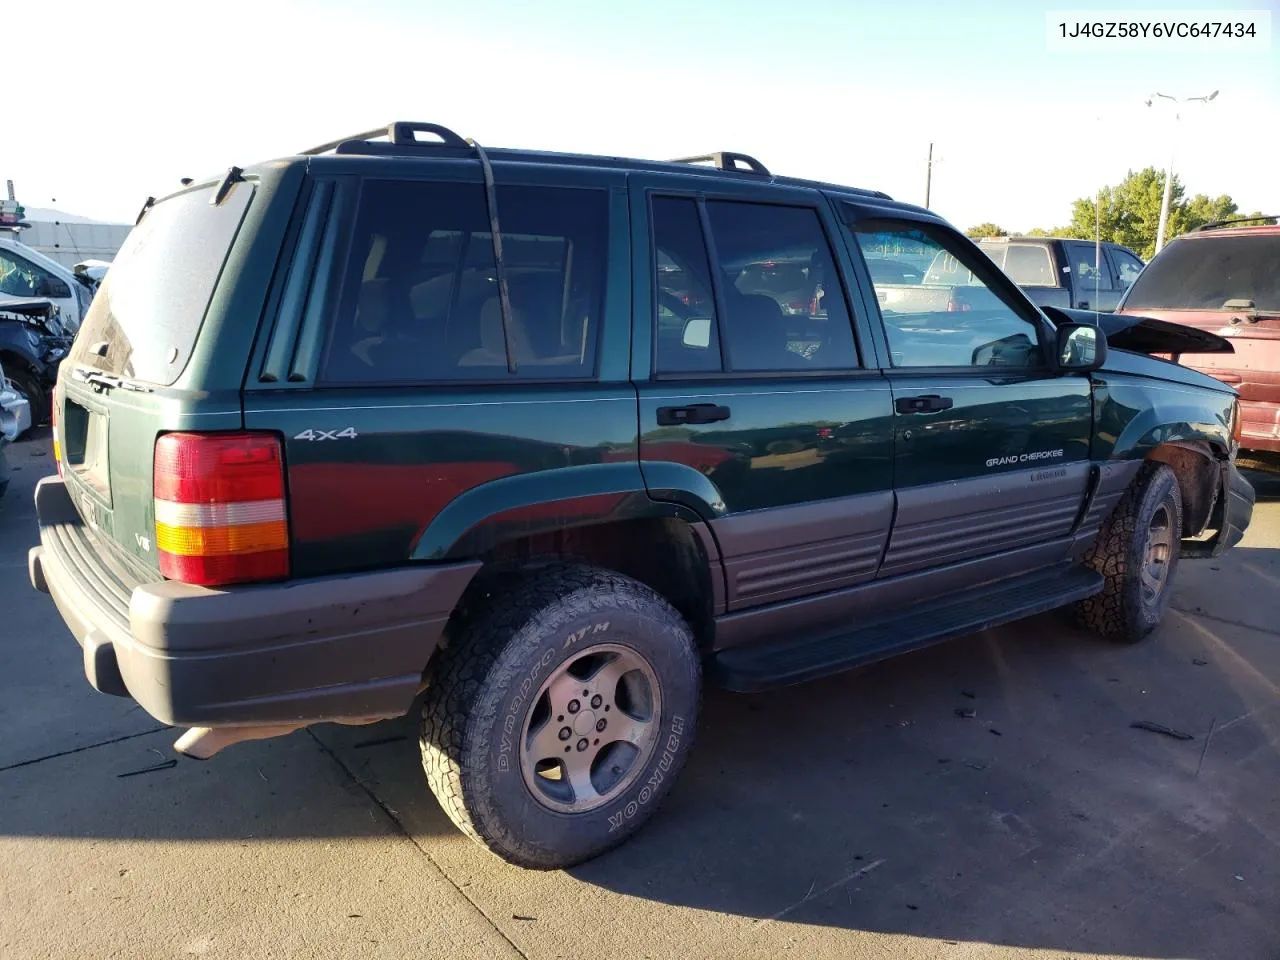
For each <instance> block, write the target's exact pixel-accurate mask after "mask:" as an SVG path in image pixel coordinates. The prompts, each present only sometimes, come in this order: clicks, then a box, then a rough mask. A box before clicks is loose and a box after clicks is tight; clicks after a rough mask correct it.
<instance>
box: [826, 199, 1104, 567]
mask: <svg viewBox="0 0 1280 960" xmlns="http://www.w3.org/2000/svg"><path fill="white" fill-rule="evenodd" d="M845 209H846V210H847V211H848V212H849V215H850V217H851V220H852V223H851V226H852V228H853V237H854V242H855V243H856V245H857V246H858V247H859V248H860V249H861V251H862V253H863V255H864V257H865V258H867V259H877V260H886V259H887V260H890V261H895V262H897V261H901V262H903V263H906V264H911V263H929V262H934V261H937V260H939V259H947V258H949V259H951V260H954V261H955V262H956V263H957V265H958V266H957V269H956V270H955V271H953V274H952V275H953V277H954V278H955V280H954V282H955V284H956V286H955V287H954V288H953V289H951V290H950V291H949V292H947V291H945V290H943V291H941V292H942V293H944V294H946V295H945V296H939V295H938V293H939V291H938V290H933V291H930V295H929V296H920V297H914V298H913V297H911V296H908V295H903V296H901V297H898V298H897V299H895V300H893V301H891V303H892V306H888V305H884V304H882V305H881V308H880V312H881V316H882V321H883V328H882V333H881V336H883V338H884V339H883V340H882V341H881V349H882V353H883V355H885V356H886V357H887V358H888V366H887V369H886V374H887V376H888V378H889V381H890V382H891V384H892V387H893V399H894V409H895V429H896V439H897V444H896V449H895V487H896V490H897V496H898V503H897V519H896V522H895V524H894V529H893V536H892V539H891V541H890V543H889V548H888V551H887V552H886V554H885V559H884V564H883V567H882V569H881V576H882V577H888V576H895V575H899V574H906V573H912V572H915V571H918V570H926V569H931V568H941V567H944V566H948V565H951V564H959V563H962V562H964V561H973V560H979V561H980V560H982V559H983V558H986V557H991V556H994V555H997V554H1005V555H1006V556H1007V557H1008V556H1012V551H1018V550H1023V551H1024V552H1023V554H1021V556H1022V557H1023V558H1024V563H1023V564H1022V565H1020V568H1021V569H1023V570H1028V569H1033V568H1034V567H1036V566H1042V565H1047V564H1050V563H1054V562H1058V561H1060V560H1062V559H1065V557H1066V539H1065V538H1067V537H1068V535H1069V534H1070V532H1071V530H1072V528H1073V526H1074V524H1075V520H1076V516H1077V515H1078V513H1079V510H1080V506H1081V504H1082V502H1083V498H1084V493H1085V488H1086V485H1087V482H1088V477H1089V471H1090V463H1089V438H1090V433H1091V429H1092V401H1091V385H1090V380H1089V377H1088V376H1086V375H1074V374H1073V375H1066V376H1063V375H1060V374H1057V373H1055V372H1054V371H1053V370H1051V369H1050V367H1049V365H1048V363H1047V362H1046V361H1047V355H1046V350H1045V345H1046V343H1048V342H1049V338H1050V337H1051V336H1052V331H1051V330H1050V328H1049V327H1048V325H1047V322H1046V321H1044V320H1043V318H1042V317H1041V316H1040V314H1039V312H1038V311H1036V310H1035V309H1034V308H1032V306H1031V305H1030V304H1029V303H1028V302H1027V300H1026V298H1025V296H1023V295H1022V294H1021V293H1020V292H1019V291H1018V290H1017V288H1016V287H1015V286H1014V285H1013V284H1012V282H1011V281H1010V279H1009V278H1008V277H1007V276H1005V275H1003V274H1002V273H1000V272H999V271H998V270H997V269H996V268H995V265H994V264H993V263H992V262H991V261H990V259H989V258H988V257H986V256H984V255H983V254H982V253H980V252H979V251H978V250H977V249H976V248H975V247H974V246H973V244H972V243H970V242H969V241H968V240H966V239H965V238H964V237H961V236H960V235H959V234H957V233H956V232H955V231H954V230H952V229H951V228H949V227H947V226H946V225H945V224H943V223H941V222H939V221H935V220H927V219H924V218H920V219H906V218H896V217H893V216H886V215H884V214H883V213H879V212H877V211H876V210H874V209H872V210H869V211H860V210H859V209H858V208H857V207H855V206H854V205H852V204H850V205H847V206H846V208H845ZM868 279H869V282H870V283H871V284H872V285H878V284H879V281H876V280H875V279H874V275H869V278H868ZM880 292H881V291H880V290H877V293H880ZM1001 562H1002V563H1004V561H1001ZM983 567H984V565H983V564H982V563H978V564H976V565H975V564H970V565H969V567H968V568H967V570H968V573H967V574H965V575H963V576H957V578H956V579H955V580H954V581H953V583H954V585H955V586H956V587H961V586H964V585H966V583H968V582H978V581H980V580H981V579H982V578H983V577H984V575H985V574H986V573H987V571H986V570H984V569H983ZM988 569H989V568H988Z"/></svg>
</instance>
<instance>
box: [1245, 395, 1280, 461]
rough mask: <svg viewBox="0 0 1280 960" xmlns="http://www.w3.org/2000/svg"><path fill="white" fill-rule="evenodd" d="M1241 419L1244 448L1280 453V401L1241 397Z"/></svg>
mask: <svg viewBox="0 0 1280 960" xmlns="http://www.w3.org/2000/svg"><path fill="white" fill-rule="evenodd" d="M1240 420H1241V426H1242V431H1241V436H1240V448H1241V449H1242V450H1262V451H1265V452H1267V453H1280V403H1268V402H1266V401H1264V400H1244V399H1241V401H1240Z"/></svg>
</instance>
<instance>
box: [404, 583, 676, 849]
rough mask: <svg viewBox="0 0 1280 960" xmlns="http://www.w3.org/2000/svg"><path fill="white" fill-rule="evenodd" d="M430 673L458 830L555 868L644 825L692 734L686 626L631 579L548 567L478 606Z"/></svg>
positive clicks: (438, 773)
mask: <svg viewBox="0 0 1280 960" xmlns="http://www.w3.org/2000/svg"><path fill="white" fill-rule="evenodd" d="M484 606H485V607H486V608H487V609H485V610H484V611H483V612H482V613H480V614H479V615H477V616H476V617H475V618H474V619H473V620H472V621H471V622H470V623H468V624H466V625H465V626H463V627H462V629H461V630H460V631H459V633H458V635H457V636H454V637H453V638H451V641H450V643H449V645H448V646H447V647H446V648H445V649H444V650H442V651H441V653H440V655H439V658H438V660H437V662H436V663H435V665H434V666H433V669H432V674H431V679H430V683H429V686H428V689H427V694H426V699H425V702H424V704H423V713H422V727H421V747H422V764H423V768H424V770H425V771H426V776H427V782H428V784H429V785H430V787H431V790H432V792H433V793H434V794H435V795H436V798H437V799H438V800H439V801H440V804H441V806H442V807H443V808H444V810H445V812H446V813H447V814H448V815H449V818H450V819H451V820H452V821H453V822H454V824H456V825H457V827H458V828H459V829H460V830H462V831H463V832H464V833H466V834H467V835H468V836H470V837H471V838H472V839H473V840H475V841H477V842H478V843H480V844H481V845H483V846H484V847H486V848H488V849H489V850H490V851H491V852H493V853H495V854H496V855H498V856H499V857H501V858H502V859H504V860H506V861H508V862H510V863H513V864H516V865H518V866H523V867H532V868H536V869H558V868H563V867H568V866H572V865H573V864H576V863H581V862H582V861H584V860H589V859H591V858H592V857H595V856H598V855H599V854H601V853H603V852H605V851H606V850H608V849H610V848H612V847H614V846H617V845H618V844H619V843H621V842H622V841H624V840H625V839H627V838H628V837H630V836H631V835H632V834H633V833H635V832H636V831H637V830H638V829H639V828H640V827H641V826H642V825H643V824H644V823H645V822H646V821H647V820H648V819H649V817H650V816H652V814H653V812H654V809H655V808H656V807H657V806H658V804H659V802H660V801H661V800H662V798H663V797H664V796H665V795H666V793H667V791H668V790H670V788H671V785H672V783H673V782H674V781H675V778H676V776H677V775H678V774H679V772H680V769H681V768H682V767H683V765H684V761H685V758H686V757H687V756H688V753H689V750H690V748H691V746H692V743H693V732H694V727H695V725H696V722H697V713H698V700H699V695H700V687H701V670H700V665H699V659H698V654H697V650H696V647H695V644H694V641H693V637H692V634H691V632H690V630H689V627H688V625H687V624H686V623H685V621H684V620H683V619H682V618H681V617H680V615H679V614H678V613H677V612H676V611H675V610H674V609H672V607H671V605H670V604H668V603H667V602H666V600H664V599H663V598H662V597H661V596H659V595H658V594H657V593H655V592H654V591H653V590H651V589H649V588H648V587H646V586H644V585H642V584H640V583H637V582H636V581H634V580H632V579H630V578H628V577H624V576H621V575H620V574H616V573H613V572H611V571H607V570H601V569H598V568H594V567H585V566H568V565H555V566H552V567H548V568H546V569H544V570H542V571H540V572H538V573H536V574H529V575H526V576H523V577H521V578H519V579H517V580H515V581H514V584H512V585H511V586H510V589H509V592H508V591H504V592H502V593H499V594H497V595H494V596H492V597H486V598H485V599H484Z"/></svg>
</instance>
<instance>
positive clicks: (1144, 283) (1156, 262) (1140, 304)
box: [1124, 234, 1280, 313]
mask: <svg viewBox="0 0 1280 960" xmlns="http://www.w3.org/2000/svg"><path fill="white" fill-rule="evenodd" d="M1231 300H1234V301H1246V300H1248V301H1252V302H1253V308H1252V309H1256V310H1260V311H1263V312H1265V313H1271V312H1278V311H1280V235H1277V234H1258V235H1255V236H1236V237H1200V238H1196V239H1187V238H1181V239H1178V240H1174V241H1173V242H1172V243H1171V244H1169V245H1168V246H1167V247H1165V248H1164V249H1163V250H1161V251H1160V253H1159V254H1157V255H1156V257H1155V258H1153V259H1152V261H1151V262H1150V263H1148V264H1147V266H1146V269H1144V270H1143V271H1142V273H1140V274H1139V275H1138V279H1137V280H1135V281H1134V283H1133V286H1132V287H1131V288H1130V290H1129V296H1128V297H1127V298H1125V303H1124V307H1125V309H1126V310H1130V309H1138V310H1141V309H1165V310H1241V309H1250V308H1249V307H1247V306H1246V305H1244V304H1243V303H1233V304H1232V305H1231V306H1230V307H1228V306H1227V305H1226V304H1227V302H1228V301H1231Z"/></svg>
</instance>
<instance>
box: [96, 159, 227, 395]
mask: <svg viewBox="0 0 1280 960" xmlns="http://www.w3.org/2000/svg"><path fill="white" fill-rule="evenodd" d="M214 189H215V188H214V186H213V185H208V186H203V187H198V188H195V189H191V190H187V191H185V192H183V193H179V194H175V195H173V196H171V197H169V198H167V199H165V200H162V201H160V202H159V203H156V204H155V205H154V206H153V207H152V208H151V209H150V210H149V211H148V212H147V214H146V216H144V217H143V218H142V222H141V223H139V224H138V225H137V226H136V227H134V228H133V230H132V231H130V233H129V236H128V237H127V238H126V240H125V242H124V245H123V246H122V247H121V248H120V251H119V253H118V254H117V255H116V258H115V260H114V261H113V262H112V264H111V269H110V270H109V271H107V276H106V279H105V280H104V281H103V284H102V287H101V288H100V289H99V290H98V293H97V295H96V296H95V297H94V298H93V304H92V305H91V306H90V308H89V313H88V315H87V316H86V317H85V320H84V323H83V325H82V326H81V329H80V335H79V336H78V337H77V338H76V342H75V345H74V346H73V348H72V354H71V359H72V361H73V362H74V363H75V364H77V365H84V366H88V367H91V368H93V369H96V370H101V371H103V372H104V373H110V374H115V375H117V376H121V377H127V378H129V379H133V380H145V381H147V382H150V383H156V384H162V385H164V386H168V385H170V384H172V383H173V382H174V381H175V380H177V379H178V376H179V375H180V374H181V373H182V370H183V368H184V367H185V366H186V364H187V360H188V359H189V358H190V356H191V351H192V349H193V348H194V347H195V343H196V338H197V336H198V335H199V333H200V325H201V323H202V322H203V321H204V314H205V310H206V309H207V308H208V306H209V300H210V299H211V298H212V296H213V290H214V287H215V286H216V285H217V282H218V275H219V274H220V273H221V272H222V266H223V264H224V263H225V262H226V259H227V253H228V252H229V251H230V249H231V245H232V243H233V242H234V241H235V237H236V232H237V231H238V230H239V229H240V223H241V221H242V220H243V219H244V215H245V211H246V210H247V209H248V208H249V201H250V200H251V199H252V197H253V184H251V183H248V182H244V181H242V182H239V183H236V184H235V185H234V186H232V188H231V190H230V192H229V193H228V194H227V195H226V197H225V198H224V199H223V200H222V202H221V203H220V204H218V205H217V206H214V205H212V204H211V203H210V199H211V198H212V196H213V191H214Z"/></svg>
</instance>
